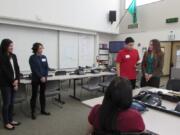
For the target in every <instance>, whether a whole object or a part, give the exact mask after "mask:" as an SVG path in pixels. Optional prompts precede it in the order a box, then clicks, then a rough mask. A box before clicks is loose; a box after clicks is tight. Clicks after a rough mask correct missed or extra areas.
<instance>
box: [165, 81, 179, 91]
mask: <svg viewBox="0 0 180 135" xmlns="http://www.w3.org/2000/svg"><path fill="white" fill-rule="evenodd" d="M166 89H168V90H173V91H178V92H180V79H170V80H169V81H168V83H167V86H166Z"/></svg>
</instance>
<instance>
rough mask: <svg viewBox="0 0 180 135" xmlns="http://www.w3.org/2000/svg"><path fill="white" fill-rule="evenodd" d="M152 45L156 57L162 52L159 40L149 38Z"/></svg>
mask: <svg viewBox="0 0 180 135" xmlns="http://www.w3.org/2000/svg"><path fill="white" fill-rule="evenodd" d="M151 43H152V46H153V53H154V55H155V56H156V57H158V56H159V55H161V54H162V51H161V43H160V41H159V40H157V39H153V40H151Z"/></svg>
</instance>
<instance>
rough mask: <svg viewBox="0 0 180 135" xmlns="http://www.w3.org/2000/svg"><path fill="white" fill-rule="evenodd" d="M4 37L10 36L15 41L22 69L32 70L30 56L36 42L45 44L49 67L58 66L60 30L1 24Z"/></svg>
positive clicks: (16, 52) (1, 33) (0, 38)
mask: <svg viewBox="0 0 180 135" xmlns="http://www.w3.org/2000/svg"><path fill="white" fill-rule="evenodd" d="M4 38H10V39H11V40H12V41H13V42H14V53H15V54H16V55H17V58H18V62H19V65H20V70H21V71H29V70H30V67H29V57H30V55H31V54H32V50H31V48H32V44H33V43H34V42H41V43H42V44H43V45H44V47H45V50H44V54H45V55H46V56H47V59H48V63H49V67H51V68H57V67H58V31H53V30H47V29H46V30H45V29H37V28H36V29H35V28H26V27H20V26H11V25H2V24H1V25H0V40H2V39H4Z"/></svg>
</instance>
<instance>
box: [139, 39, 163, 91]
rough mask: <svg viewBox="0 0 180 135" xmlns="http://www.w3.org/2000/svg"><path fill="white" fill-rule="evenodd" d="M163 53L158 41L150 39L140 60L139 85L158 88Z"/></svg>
mask: <svg viewBox="0 0 180 135" xmlns="http://www.w3.org/2000/svg"><path fill="white" fill-rule="evenodd" d="M163 65H164V53H163V52H162V51H161V46H160V42H159V40H157V39H153V40H151V41H150V45H149V48H148V51H146V52H145V53H144V56H143V60H142V75H143V76H142V78H141V87H145V86H151V87H157V88H159V85H160V77H161V75H162V74H163V72H162V70H163Z"/></svg>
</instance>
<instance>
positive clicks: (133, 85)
mask: <svg viewBox="0 0 180 135" xmlns="http://www.w3.org/2000/svg"><path fill="white" fill-rule="evenodd" d="M130 82H131V85H132V89H133V90H134V89H135V88H136V79H135V80H130Z"/></svg>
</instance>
